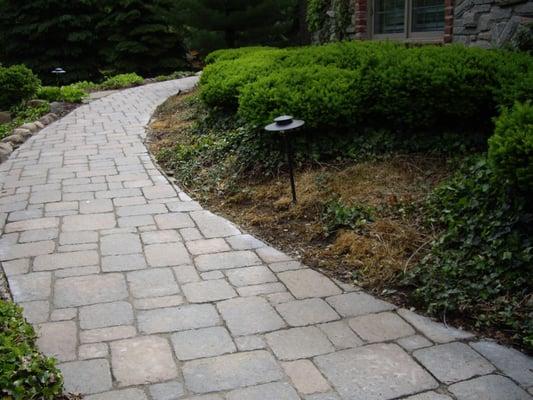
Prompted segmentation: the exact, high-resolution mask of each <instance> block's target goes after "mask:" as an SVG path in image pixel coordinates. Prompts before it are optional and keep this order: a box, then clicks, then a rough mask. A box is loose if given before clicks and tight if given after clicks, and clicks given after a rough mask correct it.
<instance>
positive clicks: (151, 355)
mask: <svg viewBox="0 0 533 400" xmlns="http://www.w3.org/2000/svg"><path fill="white" fill-rule="evenodd" d="M111 364H112V367H113V375H114V376H115V378H116V380H117V382H118V385H119V386H131V385H145V384H147V383H159V382H164V381H168V380H171V379H175V378H177V376H178V372H177V369H176V364H175V363H174V360H173V358H172V350H171V348H170V345H169V343H168V341H167V340H166V339H164V338H161V337H158V336H142V337H136V338H133V339H127V340H121V341H118V342H113V343H111Z"/></svg>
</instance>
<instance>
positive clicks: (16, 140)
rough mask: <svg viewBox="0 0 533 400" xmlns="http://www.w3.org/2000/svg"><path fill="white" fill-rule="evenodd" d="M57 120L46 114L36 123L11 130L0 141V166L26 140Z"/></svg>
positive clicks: (54, 116)
mask: <svg viewBox="0 0 533 400" xmlns="http://www.w3.org/2000/svg"><path fill="white" fill-rule="evenodd" d="M58 119H59V117H58V116H57V114H54V113H48V114H46V115H44V116H42V117H41V118H39V119H38V120H37V121H34V122H27V123H25V124H23V125H21V126H19V127H18V128H15V129H13V131H12V132H11V134H10V135H8V136H6V137H5V138H3V139H2V141H0V164H1V163H3V162H4V161H6V160H7V159H8V158H9V156H10V155H11V153H13V151H15V150H16V149H17V148H19V147H20V146H21V145H22V144H23V143H24V142H25V141H26V140H28V139H29V138H30V137H32V136H33V135H36V134H37V133H39V131H40V130H41V129H43V128H44V127H45V126H47V125H50V124H51V123H52V122H55V121H57V120H58Z"/></svg>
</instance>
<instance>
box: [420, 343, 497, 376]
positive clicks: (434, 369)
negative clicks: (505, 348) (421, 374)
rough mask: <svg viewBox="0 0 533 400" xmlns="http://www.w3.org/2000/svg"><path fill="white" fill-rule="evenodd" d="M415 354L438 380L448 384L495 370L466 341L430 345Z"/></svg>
mask: <svg viewBox="0 0 533 400" xmlns="http://www.w3.org/2000/svg"><path fill="white" fill-rule="evenodd" d="M413 355H414V357H415V358H416V359H417V360H418V361H419V362H420V363H421V364H422V365H424V367H426V368H427V369H428V370H429V371H430V372H431V373H432V374H433V375H434V376H435V377H436V378H437V379H438V380H440V381H441V382H443V383H446V384H451V383H454V382H458V381H462V380H465V379H469V378H471V377H473V376H476V375H485V374H490V373H491V372H492V371H494V367H493V366H492V365H491V364H490V363H489V362H488V361H487V360H485V359H484V358H483V357H481V356H480V355H479V354H478V353H476V352H475V351H474V350H472V349H471V348H470V347H468V345H466V344H464V343H458V342H454V343H447V344H441V345H438V346H434V347H428V348H425V349H421V350H417V351H415V352H414V353H413Z"/></svg>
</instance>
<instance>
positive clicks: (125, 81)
mask: <svg viewBox="0 0 533 400" xmlns="http://www.w3.org/2000/svg"><path fill="white" fill-rule="evenodd" d="M143 82H144V79H143V77H142V76H139V75H137V74H136V73H131V74H120V75H115V76H113V77H111V78H108V79H106V80H105V81H103V82H102V83H101V84H100V85H98V87H99V89H104V90H108V89H122V88H128V87H132V86H138V85H141V84H142V83H143Z"/></svg>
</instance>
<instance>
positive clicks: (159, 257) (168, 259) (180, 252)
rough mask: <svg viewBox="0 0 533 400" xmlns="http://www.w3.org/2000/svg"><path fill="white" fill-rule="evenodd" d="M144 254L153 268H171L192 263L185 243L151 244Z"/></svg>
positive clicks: (146, 247)
mask: <svg viewBox="0 0 533 400" xmlns="http://www.w3.org/2000/svg"><path fill="white" fill-rule="evenodd" d="M144 252H145V255H146V260H147V261H148V264H150V266H152V267H171V266H175V265H184V264H190V262H191V259H190V257H189V253H188V252H187V249H185V246H184V245H183V243H164V244H150V245H147V246H145V248H144Z"/></svg>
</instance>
